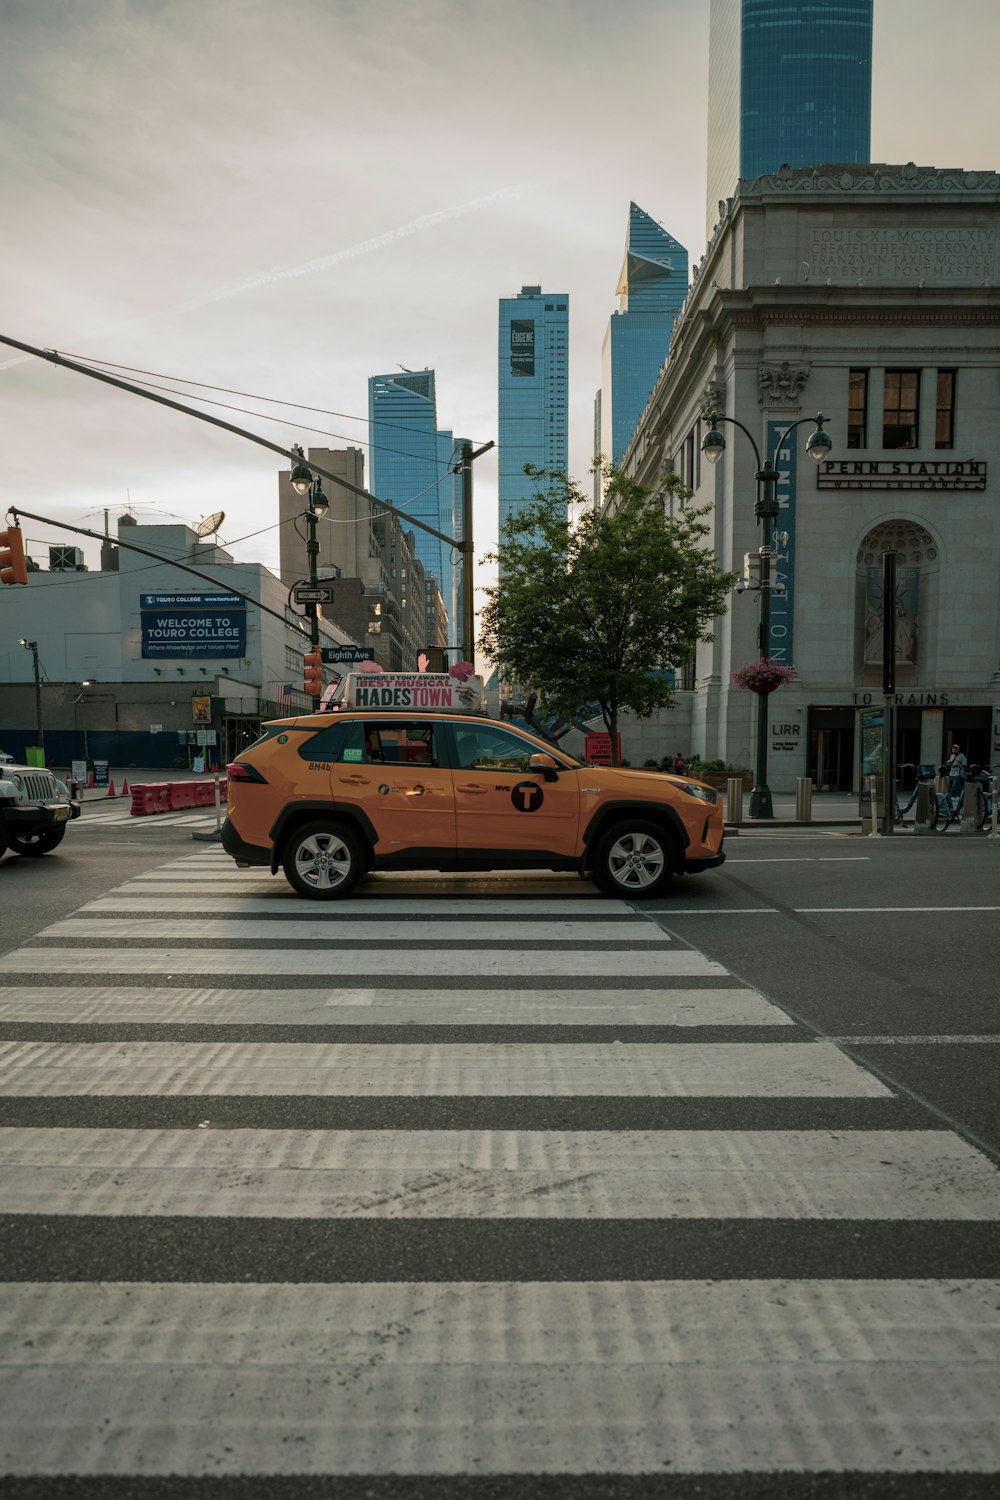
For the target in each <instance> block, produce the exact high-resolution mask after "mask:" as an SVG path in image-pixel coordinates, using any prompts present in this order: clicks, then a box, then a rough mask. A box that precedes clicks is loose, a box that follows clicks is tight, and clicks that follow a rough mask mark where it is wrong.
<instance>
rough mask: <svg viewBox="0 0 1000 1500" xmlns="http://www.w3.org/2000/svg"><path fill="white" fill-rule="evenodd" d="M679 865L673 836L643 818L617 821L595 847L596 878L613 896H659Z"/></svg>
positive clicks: (602, 887) (603, 888)
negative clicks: (671, 837) (672, 839)
mask: <svg viewBox="0 0 1000 1500" xmlns="http://www.w3.org/2000/svg"><path fill="white" fill-rule="evenodd" d="M676 868H677V859H676V855H675V853H674V846H673V843H672V841H671V839H670V835H669V834H666V833H664V832H663V829H662V828H657V826H656V824H655V823H647V822H645V821H644V820H642V819H639V818H636V819H630V820H629V821H628V822H622V823H616V824H614V826H613V827H612V828H609V829H608V831H607V833H604V834H602V835H601V837H600V838H599V839H598V842H597V847H596V848H595V850H594V879H595V880H596V881H597V884H598V885H599V886H600V887H601V889H602V890H604V891H607V892H608V894H609V895H610V896H655V895H657V894H658V893H659V892H660V891H662V890H663V888H664V886H665V885H667V884H668V883H669V881H670V879H671V877H672V876H673V874H674V873H675V870H676Z"/></svg>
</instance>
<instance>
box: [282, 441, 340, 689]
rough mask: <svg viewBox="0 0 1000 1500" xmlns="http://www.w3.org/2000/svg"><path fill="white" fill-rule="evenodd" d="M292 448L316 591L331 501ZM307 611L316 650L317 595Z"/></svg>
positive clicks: (294, 477) (293, 482)
mask: <svg viewBox="0 0 1000 1500" xmlns="http://www.w3.org/2000/svg"><path fill="white" fill-rule="evenodd" d="M292 452H293V453H295V454H296V455H297V456H298V463H297V464H296V465H295V467H294V469H293V470H292V472H291V474H290V476H289V478H290V480H291V485H292V489H293V490H294V491H295V492H296V494H298V495H306V494H308V496H309V505H308V508H307V510H306V511H305V518H306V526H307V528H308V532H309V535H308V537H307V538H306V559H307V562H308V565H309V587H310V589H312V590H313V591H314V592H315V589H316V586H317V584H318V582H319V577H318V574H317V565H316V559H317V558H318V557H319V542H318V541H317V540H316V523H317V521H318V520H319V518H320V516H325V515H326V513H327V511H328V510H329V509H330V502H329V500H328V499H327V498H326V496H325V495H324V493H323V490H322V487H321V486H320V482H319V480H318V479H317V478H316V477H315V476H314V474H313V471H312V469H310V467H309V465H308V464H307V463H306V460H305V454H304V453H303V452H302V449H301V448H300V447H298V445H294V446H293V448H292ZM306 614H307V616H308V617H309V643H310V645H311V647H312V649H313V650H314V651H317V650H318V649H319V605H318V604H317V603H316V600H315V598H313V599H310V600H309V602H308V604H307V605H306ZM321 696H322V695H321V694H317V693H314V694H313V700H312V706H313V711H314V712H318V710H319V704H320V697H321Z"/></svg>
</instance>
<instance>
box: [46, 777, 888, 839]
mask: <svg viewBox="0 0 1000 1500" xmlns="http://www.w3.org/2000/svg"><path fill="white" fill-rule="evenodd" d="M60 774H61V773H60V772H59V771H58V770H57V771H56V775H57V776H58V775H60ZM109 775H110V777H111V780H112V781H113V782H114V787H115V795H116V797H120V796H121V789H122V785H123V783H124V781H125V780H126V779H127V780H128V784H129V788H130V789H131V787H133V786H136V785H137V786H143V785H153V784H155V783H158V782H162V781H209V782H210V781H212V780H213V773H212V772H211V771H206V772H204V773H203V774H201V775H197V774H196V773H195V772H194V771H170V770H166V769H164V768H162V767H158V768H152V769H147V768H144V767H142V766H113V767H112V768H111V770H110V772H109ZM219 775H220V777H221V778H222V779H223V780H224V779H225V771H221V772H220V773H219ZM107 795H108V789H107V787H102V786H92V787H83V788H82V789H81V793H80V800H81V801H82V802H96V801H100V800H101V799H103V798H106V797H107ZM720 796H721V797H722V800H723V803H725V793H724V792H722V793H720ZM771 802H772V806H773V808H774V817H773V818H751V817H750V816H749V807H750V793H749V792H744V794H743V821H742V823H733V822H731V821H730V819H729V809H728V807H727V808H726V830H727V832H734V833H735V832H736V830H737V829H738V828H743V829H746V831H747V832H750V831H751V830H760V831H766V830H767V829H769V828H775V827H778V826H780V827H782V828H842V829H845V830H846V829H849V828H855V829H860V827H861V814H860V813H859V811H858V797H857V793H856V792H814V793H813V799H812V819H811V821H810V822H808V823H797V822H796V821H795V793H794V792H774V793H772V797H771Z"/></svg>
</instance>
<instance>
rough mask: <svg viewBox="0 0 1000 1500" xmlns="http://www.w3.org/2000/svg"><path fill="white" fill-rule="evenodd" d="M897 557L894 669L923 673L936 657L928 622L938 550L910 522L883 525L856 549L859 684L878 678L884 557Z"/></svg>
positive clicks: (856, 664)
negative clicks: (920, 671) (891, 555)
mask: <svg viewBox="0 0 1000 1500" xmlns="http://www.w3.org/2000/svg"><path fill="white" fill-rule="evenodd" d="M884 552H895V553H896V597H895V599H894V600H893V601H892V609H893V612H894V615H895V619H896V670H897V673H902V674H903V675H904V676H905V675H906V674H907V673H913V672H914V671H915V669H916V668H917V667H918V666H919V667H920V668H921V669H922V671H927V669H928V668H929V666H930V665H931V660H932V658H933V656H934V654H935V653H934V652H933V650H932V649H930V650H929V649H928V648H929V644H930V642H931V641H932V639H933V637H932V634H931V625H932V620H933V618H934V617H935V616H936V606H937V588H936V585H937V571H938V547H937V543H936V542H935V540H934V538H933V537H932V536H931V535H930V533H929V532H928V531H925V530H924V528H923V527H922V526H919V525H917V524H916V523H915V522H913V521H882V522H880V523H879V525H878V526H875V527H873V528H872V530H871V531H869V533H868V535H867V536H866V537H865V538H864V540H863V541H862V543H861V546H860V547H859V548H858V557H857V629H856V631H855V650H854V667H855V673H856V675H857V677H858V680H859V681H860V682H862V683H863V684H865V685H866V686H867V685H870V684H871V683H874V682H878V681H880V680H881V675H882V620H883V615H884V608H885V605H884V601H883V598H882V554H883V553H884Z"/></svg>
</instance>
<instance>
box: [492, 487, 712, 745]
mask: <svg viewBox="0 0 1000 1500" xmlns="http://www.w3.org/2000/svg"><path fill="white" fill-rule="evenodd" d="M527 472H529V473H531V475H532V477H533V478H534V479H535V480H536V481H537V482H540V483H541V482H545V490H544V492H539V493H538V494H537V496H536V499H535V502H534V504H532V505H531V506H527V507H525V509H524V510H523V511H521V512H520V513H517V514H514V515H512V516H511V517H509V518H508V520H507V521H506V522H505V523H504V525H503V527H502V528H501V533H500V540H499V546H498V549H497V551H496V552H495V553H493V554H491V557H492V558H493V559H494V560H495V561H497V562H498V563H499V581H498V582H497V584H496V586H495V587H494V588H492V589H489V590H488V591H487V604H486V607H485V609H484V610H483V612H482V616H481V620H480V624H481V634H480V640H479V645H480V648H481V649H482V651H483V652H484V653H485V654H486V655H487V656H489V657H490V658H491V659H492V660H493V661H494V662H495V663H496V664H497V665H498V666H499V667H501V668H502V669H503V670H504V673H505V675H506V676H507V678H508V679H509V680H512V681H514V682H517V683H519V684H522V685H524V686H526V687H531V688H534V689H536V690H537V691H538V692H540V693H541V694H542V696H543V697H544V700H545V703H546V706H547V707H548V708H550V709H553V710H555V711H556V712H557V713H561V714H566V715H573V714H576V713H578V712H579V710H580V708H581V707H582V706H583V705H585V704H588V703H598V704H599V705H600V710H601V715H602V717H603V719H604V723H605V725H606V727H607V729H608V732H609V734H610V735H611V753H612V764H616V763H617V749H618V716H619V714H620V713H621V711H622V710H623V709H628V710H630V711H631V712H632V713H633V714H635V715H636V717H637V718H640V719H643V718H649V716H650V715H651V714H653V713H654V712H655V711H656V710H657V709H659V708H665V707H667V706H668V705H669V704H670V703H671V702H672V701H673V700H672V694H671V691H670V688H669V687H668V685H667V682H666V681H665V680H664V678H662V677H657V676H653V675H652V669H656V668H669V667H676V666H678V665H680V664H681V663H683V662H687V661H689V660H690V659H691V658H692V656H693V655H694V651H695V646H696V644H697V642H698V641H700V640H701V641H710V640H711V639H712V634H711V630H710V629H709V626H710V624H711V622H712V620H713V619H715V618H716V617H717V616H718V615H722V614H725V612H726V608H727V603H728V595H729V592H730V590H731V589H732V587H733V584H734V583H735V581H736V575H735V574H733V573H726V572H724V571H723V570H722V569H721V568H719V567H718V566H717V565H716V562H715V557H714V554H713V552H712V551H711V550H710V545H709V544H708V543H707V541H706V539H707V537H708V535H709V530H710V528H709V525H708V523H707V521H706V520H705V515H706V511H705V510H704V509H697V508H688V507H686V506H685V505H684V504H682V503H676V502H683V501H686V500H688V499H690V497H691V493H692V492H691V491H690V490H687V489H685V487H684V485H683V484H682V483H681V481H680V479H679V478H678V477H677V475H676V474H670V475H668V476H667V477H666V479H665V480H664V481H663V484H662V486H661V488H660V490H659V491H658V492H657V493H656V494H653V493H652V492H651V491H650V490H648V489H646V488H645V487H644V486H643V485H640V484H637V483H635V481H634V480H631V479H629V478H627V476H625V475H624V474H621V473H619V472H618V471H617V470H614V469H612V470H611V471H610V477H609V485H608V490H607V496H608V502H609V503H608V505H607V506H606V508H605V509H604V510H603V511H601V512H598V511H596V510H594V509H593V508H590V506H589V503H588V501H587V497H585V496H584V494H583V492H582V491H581V490H580V489H579V487H578V486H577V485H576V484H575V483H574V482H573V481H572V480H571V479H569V478H567V477H566V476H564V475H550V474H546V473H544V472H543V471H541V470H528V471H527ZM670 498H672V499H673V500H674V501H675V504H674V505H672V506H669V507H668V506H667V505H666V503H665V501H666V500H667V499H670ZM575 506H584V507H585V509H584V512H583V515H582V517H581V518H580V520H579V521H578V522H577V523H576V524H575V525H573V524H572V522H571V521H569V520H568V519H567V516H568V515H569V516H572V514H573V509H572V507H575ZM669 511H673V512H674V513H673V514H669V513H668V512H669Z"/></svg>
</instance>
